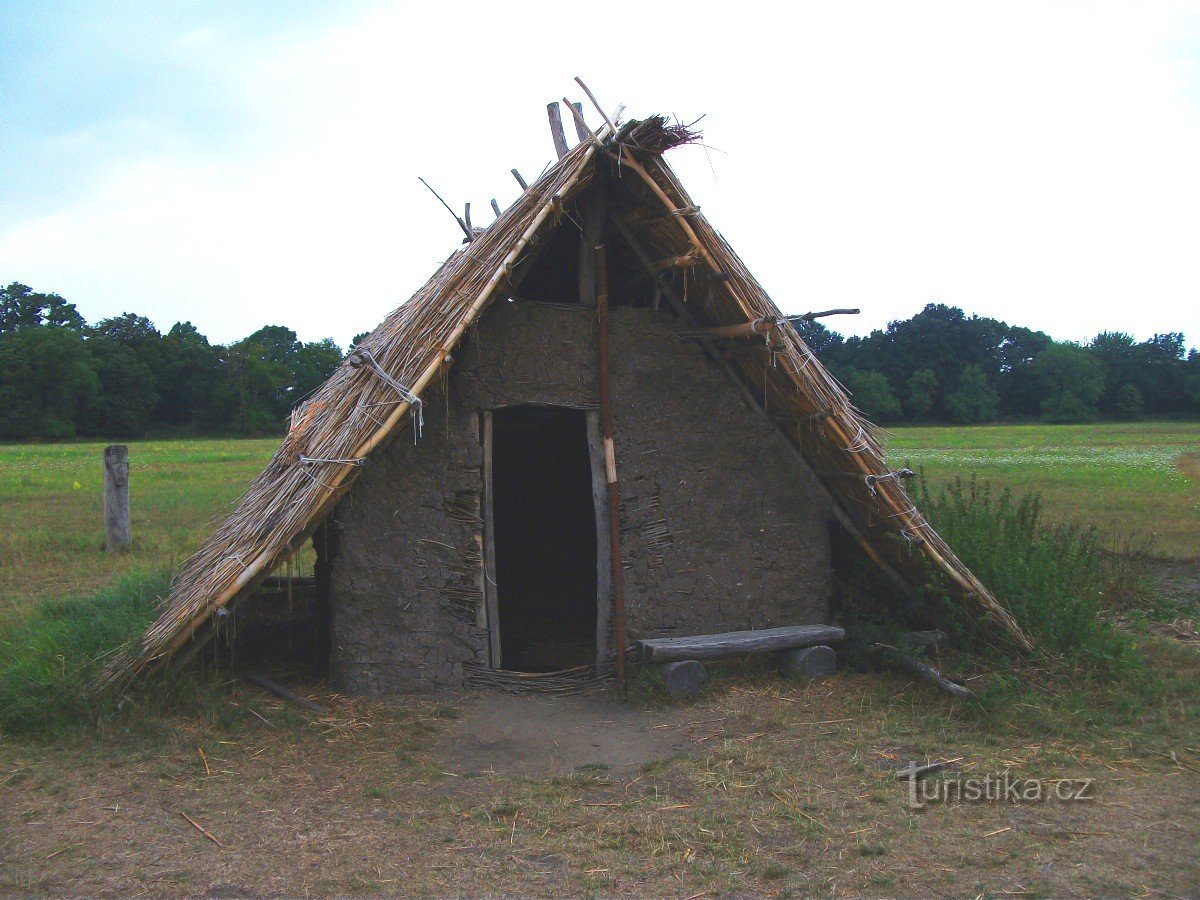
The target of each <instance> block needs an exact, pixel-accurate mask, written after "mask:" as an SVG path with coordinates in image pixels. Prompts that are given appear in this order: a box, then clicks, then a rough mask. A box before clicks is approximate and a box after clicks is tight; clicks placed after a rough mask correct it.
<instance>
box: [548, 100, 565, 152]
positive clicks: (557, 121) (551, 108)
mask: <svg viewBox="0 0 1200 900" xmlns="http://www.w3.org/2000/svg"><path fill="white" fill-rule="evenodd" d="M546 117H547V118H548V119H550V136H551V137H552V138H554V152H555V153H557V154H558V158H559V159H562V158H563V157H564V156H566V155H567V149H568V148H567V135H566V132H564V131H563V123H562V108H561V107H560V106H559V105H558V101H557V100H555V101H553V102H552V103H547V104H546Z"/></svg>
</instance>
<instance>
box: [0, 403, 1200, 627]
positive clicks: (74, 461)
mask: <svg viewBox="0 0 1200 900" xmlns="http://www.w3.org/2000/svg"><path fill="white" fill-rule="evenodd" d="M888 443H889V448H890V451H889V462H891V463H892V464H893V465H896V466H900V465H909V466H911V467H913V468H918V467H920V468H922V469H923V470H924V472H925V474H926V476H927V477H928V478H929V480H930V482H931V483H932V484H934V485H938V484H943V483H947V482H949V481H952V480H953V479H954V478H956V477H962V478H969V477H970V476H971V475H976V476H978V477H979V478H981V479H986V480H989V481H991V482H992V484H993V486H995V487H997V488H1002V487H1011V488H1012V489H1013V490H1014V491H1016V492H1018V493H1026V492H1031V491H1036V492H1038V493H1040V494H1041V495H1042V497H1043V499H1044V501H1045V507H1044V518H1045V519H1046V520H1047V521H1049V522H1051V523H1075V524H1083V525H1093V526H1097V527H1099V528H1101V529H1102V530H1104V531H1105V532H1106V533H1107V534H1109V535H1110V538H1109V539H1110V541H1111V542H1113V543H1116V544H1120V545H1122V546H1123V545H1125V544H1126V542H1129V541H1132V544H1133V545H1134V546H1136V547H1138V548H1142V549H1144V548H1149V550H1150V552H1151V553H1153V554H1158V555H1163V556H1168V557H1172V558H1175V559H1191V558H1195V557H1197V556H1200V550H1198V549H1197V547H1198V546H1200V471H1198V470H1197V466H1198V462H1197V460H1198V459H1200V423H1182V422H1171V423H1157V422H1145V423H1124V424H1094V425H989V426H978V427H972V428H964V427H954V428H949V427H945V428H943V427H923V428H900V429H896V430H894V431H892V432H890V433H889V435H888ZM277 445H278V442H277V441H276V440H275V439H272V438H265V439H256V440H251V439H238V438H232V439H223V440H222V439H204V440H169V441H166V440H164V441H134V442H132V443H131V444H130V445H129V446H130V456H129V458H130V497H131V508H132V518H133V535H134V543H133V551H132V552H131V553H129V554H128V555H125V556H120V557H113V556H109V555H107V554H104V553H100V552H98V550H99V547H100V543H101V537H102V530H101V526H100V522H101V478H102V474H101V470H102V466H101V454H102V452H103V449H104V444H103V443H73V444H18V445H9V446H4V447H0V621H2V620H3V619H5V618H7V617H10V616H12V615H13V614H15V613H18V612H19V611H21V610H24V609H28V608H29V607H31V606H32V605H34V604H36V603H37V602H38V601H40V600H44V599H50V598H54V597H60V596H64V595H68V594H84V593H88V592H90V591H93V590H95V589H97V588H99V587H101V586H103V585H105V584H108V583H110V582H111V581H112V580H113V579H114V578H115V577H117V576H120V575H124V574H127V573H129V572H133V571H138V570H143V569H167V570H170V569H174V568H175V567H177V566H178V564H179V563H181V562H182V561H183V560H184V559H186V558H187V556H188V555H189V554H190V553H192V552H193V551H194V550H195V549H196V547H197V546H199V544H200V542H201V541H202V540H203V539H204V537H205V535H206V534H207V533H208V531H209V529H210V527H211V525H212V522H213V519H214V518H216V517H219V516H220V515H221V514H222V513H223V512H224V511H226V510H228V509H229V508H230V506H231V505H232V504H233V503H234V502H235V501H236V500H237V498H238V497H239V496H240V495H241V493H242V491H243V490H245V487H246V485H247V484H248V483H249V481H250V479H251V478H252V477H254V475H255V474H256V473H257V472H258V471H259V469H261V468H262V466H263V465H265V464H266V461H267V459H268V458H269V457H270V455H271V453H272V452H273V451H274V449H275V447H276V446H277ZM1189 473H1190V474H1189ZM309 565H311V559H309V558H303V559H301V566H302V567H306V566H309Z"/></svg>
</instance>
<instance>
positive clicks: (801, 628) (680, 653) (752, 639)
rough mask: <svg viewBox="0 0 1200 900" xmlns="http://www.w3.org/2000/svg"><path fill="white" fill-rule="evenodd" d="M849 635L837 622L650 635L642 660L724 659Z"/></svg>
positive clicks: (837, 640) (644, 646)
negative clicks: (663, 636) (694, 633)
mask: <svg viewBox="0 0 1200 900" xmlns="http://www.w3.org/2000/svg"><path fill="white" fill-rule="evenodd" d="M845 637H846V631H845V629H843V628H837V627H836V626H833V625H787V626H784V627H782V628H759V629H756V630H754V631H726V632H723V633H721V634H698V635H695V636H693V637H674V638H649V639H647V640H643V641H640V642H639V643H640V644H641V647H642V661H643V662H646V663H661V662H673V661H674V660H679V659H720V658H721V657H723V656H737V655H739V654H742V653H764V652H767V651H771V650H790V649H792V648H793V647H811V646H814V645H816V644H836V643H838V642H840V641H842V640H844V639H845Z"/></svg>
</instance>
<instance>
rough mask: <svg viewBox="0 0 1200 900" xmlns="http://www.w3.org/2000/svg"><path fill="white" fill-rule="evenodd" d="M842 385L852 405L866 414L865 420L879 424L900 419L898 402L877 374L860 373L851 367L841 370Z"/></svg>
mask: <svg viewBox="0 0 1200 900" xmlns="http://www.w3.org/2000/svg"><path fill="white" fill-rule="evenodd" d="M842 383H843V384H845V385H846V390H848V391H849V392H850V394H851V396H852V397H853V398H854V405H855V406H857V407H858V408H859V409H861V410H862V411H863V412H864V413H866V415H867V418H869V419H873V420H875V421H879V422H892V421H895V420H896V419H898V418H900V402H899V401H898V400H897V399H896V395H895V394H893V393H892V388H891V385H889V384H888V381H887V379H886V378H884V377H883V375H882V374H880V373H879V372H862V371H859V370H858V369H855V368H854V367H853V366H851V367H850V368H847V369H844V370H843V377H842Z"/></svg>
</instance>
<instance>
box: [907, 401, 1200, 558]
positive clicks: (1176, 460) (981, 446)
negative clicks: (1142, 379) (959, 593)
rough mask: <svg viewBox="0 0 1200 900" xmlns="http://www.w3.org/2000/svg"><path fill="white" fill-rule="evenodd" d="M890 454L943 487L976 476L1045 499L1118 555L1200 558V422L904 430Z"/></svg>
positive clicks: (1048, 509) (1047, 507)
mask: <svg viewBox="0 0 1200 900" xmlns="http://www.w3.org/2000/svg"><path fill="white" fill-rule="evenodd" d="M888 447H889V450H888V460H889V462H890V463H891V464H892V465H894V466H897V467H898V466H902V465H908V466H910V467H912V468H914V469H915V468H918V467H920V468H923V469H924V471H925V473H926V475H927V476H928V477H929V478H930V480H931V481H932V482H933V483H934V484H949V483H951V482H953V481H954V479H955V478H964V479H965V478H969V477H970V476H971V475H975V476H978V477H979V478H980V479H982V480H987V481H990V482H991V483H992V485H993V486H995V487H996V488H1004V487H1009V488H1012V489H1013V490H1014V491H1016V492H1017V493H1027V492H1037V493H1038V494H1040V495H1041V498H1042V502H1043V515H1044V517H1045V519H1046V520H1047V521H1049V522H1052V523H1055V524H1067V523H1075V524H1082V525H1090V526H1096V527H1098V528H1100V529H1101V530H1103V531H1104V532H1106V533H1107V535H1108V536H1109V538H1108V540H1109V542H1110V543H1109V546H1110V549H1124V548H1125V546H1126V544H1127V542H1129V541H1132V542H1133V544H1134V545H1136V546H1141V547H1143V548H1146V549H1148V550H1149V552H1151V553H1154V554H1159V555H1164V556H1170V557H1174V558H1178V559H1192V558H1196V557H1197V556H1200V549H1198V548H1200V477H1197V467H1196V465H1195V463H1194V462H1193V463H1191V465H1189V463H1188V461H1189V459H1190V460H1195V459H1196V454H1197V452H1198V451H1200V423H1195V422H1135V423H1106V424H1092V425H981V426H974V427H953V428H950V427H925V428H898V429H895V430H894V431H892V432H890V434H889V440H888ZM1188 454H1192V455H1191V456H1190V457H1188ZM1189 471H1190V472H1191V476H1190V477H1189V475H1188V474H1186V472H1189ZM951 543H953V542H951Z"/></svg>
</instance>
